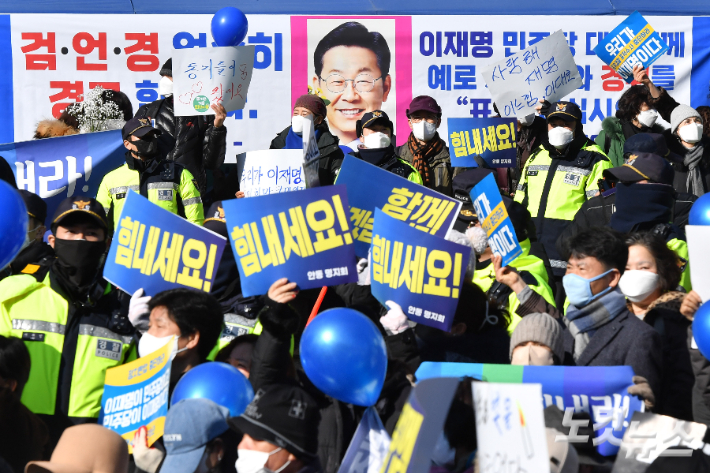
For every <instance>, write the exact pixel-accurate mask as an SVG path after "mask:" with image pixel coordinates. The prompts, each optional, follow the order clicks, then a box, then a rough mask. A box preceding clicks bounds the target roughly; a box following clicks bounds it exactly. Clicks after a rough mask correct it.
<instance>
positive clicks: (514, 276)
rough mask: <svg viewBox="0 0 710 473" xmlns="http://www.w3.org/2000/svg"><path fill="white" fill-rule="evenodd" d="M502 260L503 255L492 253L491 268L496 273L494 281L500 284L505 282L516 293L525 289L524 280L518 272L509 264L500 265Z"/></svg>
mask: <svg viewBox="0 0 710 473" xmlns="http://www.w3.org/2000/svg"><path fill="white" fill-rule="evenodd" d="M502 262H503V257H502V256H500V255H493V269H494V270H495V273H496V281H498V282H499V283H501V284H505V285H506V286H508V287H509V288H511V289H512V290H513V292H515V293H516V294H518V293H519V292H520V291H522V290H523V289H525V286H527V284H525V281H523V278H521V277H520V274H518V272H517V271H516V270H515V269H514V268H511V267H510V266H503V267H501V263H502Z"/></svg>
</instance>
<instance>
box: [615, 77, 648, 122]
mask: <svg viewBox="0 0 710 473" xmlns="http://www.w3.org/2000/svg"><path fill="white" fill-rule="evenodd" d="M652 102H653V97H651V92H649V90H648V87H646V86H645V85H632V86H631V87H629V90H627V91H626V92H624V94H623V95H622V96H621V98H620V99H619V103H618V110H617V111H616V118H618V119H620V120H628V121H632V120H633V119H635V118H636V115H638V114H639V112H640V111H641V105H643V104H646V105H648V106H649V107H650V106H651V103H652Z"/></svg>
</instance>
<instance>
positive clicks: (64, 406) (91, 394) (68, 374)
mask: <svg viewBox="0 0 710 473" xmlns="http://www.w3.org/2000/svg"><path fill="white" fill-rule="evenodd" d="M51 229H52V232H53V235H50V236H49V237H48V241H49V245H50V246H52V248H54V252H55V253H56V255H57V258H56V259H51V260H49V261H47V262H46V263H45V264H42V265H32V266H33V267H31V268H29V269H27V270H26V271H25V274H19V275H17V276H10V277H8V278H6V279H4V280H3V281H2V282H0V335H5V336H10V335H12V336H15V337H19V338H22V340H23V341H24V342H25V345H26V346H27V349H28V350H29V352H30V358H31V360H32V370H31V372H30V378H29V381H28V382H27V385H26V387H25V390H24V391H23V393H22V402H23V404H25V405H26V406H27V407H28V408H29V409H30V410H31V411H32V412H34V413H35V414H38V415H40V417H41V418H42V419H43V420H44V421H45V422H46V423H47V426H48V427H49V431H50V445H51V447H52V448H53V447H54V445H55V444H56V442H57V441H58V440H59V437H60V435H61V434H62V432H63V431H64V429H66V428H67V427H69V426H71V425H73V424H83V423H95V422H96V421H97V419H98V416H99V411H100V409H101V396H102V395H103V390H104V378H105V376H106V370H107V369H109V368H114V367H116V366H119V365H121V364H123V363H124V362H126V361H130V359H131V358H132V357H134V356H135V345H134V342H133V334H134V332H135V330H134V328H133V327H132V326H131V323H130V322H129V320H128V317H127V313H128V298H125V297H123V296H122V295H121V293H120V292H119V291H116V290H114V289H112V288H111V286H110V285H109V284H108V283H107V282H106V281H105V280H104V279H103V277H102V267H103V261H104V256H105V254H106V252H107V250H108V244H109V238H108V224H107V222H106V214H105V213H104V209H103V207H102V206H101V204H99V203H98V202H97V201H96V200H95V199H92V198H89V197H84V196H74V197H70V198H68V199H65V200H64V201H63V202H62V203H61V204H60V205H59V207H58V208H57V211H56V213H55V215H54V218H53V219H52V225H51Z"/></svg>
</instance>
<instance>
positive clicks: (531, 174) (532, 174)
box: [528, 171, 540, 176]
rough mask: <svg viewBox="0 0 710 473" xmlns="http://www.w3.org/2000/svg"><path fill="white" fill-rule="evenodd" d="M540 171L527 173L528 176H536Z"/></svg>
mask: <svg viewBox="0 0 710 473" xmlns="http://www.w3.org/2000/svg"><path fill="white" fill-rule="evenodd" d="M538 172H540V171H528V176H537V173H538Z"/></svg>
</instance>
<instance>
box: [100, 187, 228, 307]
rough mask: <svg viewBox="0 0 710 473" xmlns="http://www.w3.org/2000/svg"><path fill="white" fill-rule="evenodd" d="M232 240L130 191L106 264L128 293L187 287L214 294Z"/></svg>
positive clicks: (108, 272)
mask: <svg viewBox="0 0 710 473" xmlns="http://www.w3.org/2000/svg"><path fill="white" fill-rule="evenodd" d="M226 244H227V240H226V239H225V238H224V237H222V236H221V235H218V234H216V233H214V232H211V231H210V230H207V229H206V228H203V227H198V226H197V225H194V224H193V223H190V222H188V221H187V220H185V219H184V218H182V217H180V216H178V215H175V214H174V213H172V212H168V211H167V210H165V209H162V208H160V207H158V206H157V205H155V204H154V203H152V202H150V201H149V200H148V199H146V198H145V197H143V196H142V195H140V194H138V193H136V192H134V191H132V190H129V191H128V197H126V203H125V204H124V205H123V210H121V218H120V220H119V224H118V228H116V233H115V234H114V236H113V240H112V241H111V249H110V250H109V252H108V257H107V258H106V265H105V266H104V279H106V280H107V281H109V282H111V283H112V284H114V285H116V286H118V287H119V288H121V289H122V290H124V291H125V292H127V293H128V294H133V293H134V292H135V291H137V290H138V289H140V288H143V289H144V290H145V293H146V294H147V295H149V296H154V295H155V294H157V293H159V292H161V291H166V290H168V289H175V288H178V287H185V288H191V289H197V290H201V291H205V292H210V289H212V283H213V282H214V278H215V277H216V275H217V267H218V266H219V261H220V259H221V258H222V251H224V247H225V245H226Z"/></svg>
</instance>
